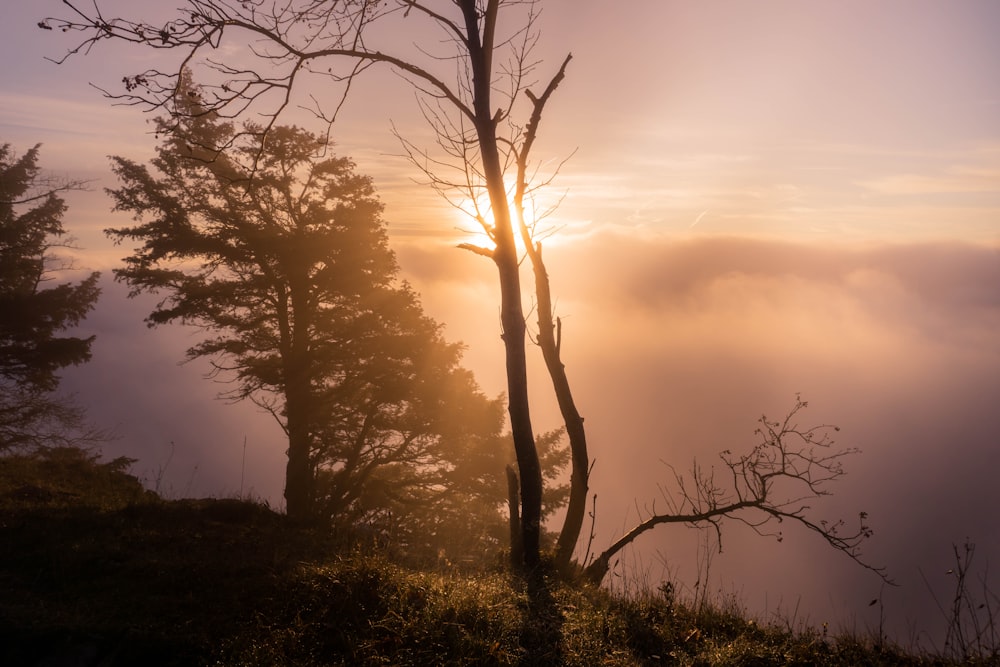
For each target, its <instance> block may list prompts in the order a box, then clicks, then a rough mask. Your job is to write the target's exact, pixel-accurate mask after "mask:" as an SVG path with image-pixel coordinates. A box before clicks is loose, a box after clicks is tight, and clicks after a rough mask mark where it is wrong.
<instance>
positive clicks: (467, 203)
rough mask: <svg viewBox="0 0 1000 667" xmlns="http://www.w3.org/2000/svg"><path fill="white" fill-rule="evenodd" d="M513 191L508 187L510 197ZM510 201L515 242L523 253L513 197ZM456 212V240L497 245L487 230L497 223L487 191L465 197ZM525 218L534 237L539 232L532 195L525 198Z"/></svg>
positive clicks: (480, 244)
mask: <svg viewBox="0 0 1000 667" xmlns="http://www.w3.org/2000/svg"><path fill="white" fill-rule="evenodd" d="M512 192H513V188H512V187H508V197H510V195H511V193H512ZM508 201H509V202H510V208H511V214H512V215H513V217H514V219H513V223H514V242H515V243H516V244H517V248H518V252H522V253H523V252H524V242H523V239H522V238H521V232H520V230H519V229H518V224H519V221H518V218H517V213H516V211H515V209H514V202H513V201H512V198H510V199H509V200H508ZM455 214H456V217H457V220H458V224H457V225H456V230H457V232H458V237H457V239H456V240H457V242H458V243H467V244H470V245H474V246H477V247H480V248H489V249H492V248H494V247H495V246H496V242H495V241H494V240H493V239H492V238H491V236H490V233H489V232H488V231H487V230H492V229H493V228H494V226H495V224H496V223H495V222H494V219H493V208H492V207H491V206H490V203H489V198H488V197H487V196H486V194H485V193H484V194H483V195H481V196H480V197H478V198H477V199H476V200H473V199H471V198H466V199H464V200H463V201H462V202H461V203H460V204H458V205H457V206H456V207H455ZM524 218H525V223H526V224H527V226H528V229H529V231H530V232H531V234H532V236H533V237H534V236H535V235H536V232H537V230H536V229H535V224H536V221H535V202H534V200H533V199H532V198H530V197H526V198H525V200H524Z"/></svg>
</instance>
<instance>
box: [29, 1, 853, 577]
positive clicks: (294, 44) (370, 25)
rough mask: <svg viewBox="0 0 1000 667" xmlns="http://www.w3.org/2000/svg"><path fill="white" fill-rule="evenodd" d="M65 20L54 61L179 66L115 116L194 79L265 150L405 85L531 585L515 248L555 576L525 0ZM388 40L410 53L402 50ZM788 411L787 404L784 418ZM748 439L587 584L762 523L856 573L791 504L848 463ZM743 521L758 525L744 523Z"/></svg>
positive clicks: (824, 531)
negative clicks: (483, 364)
mask: <svg viewBox="0 0 1000 667" xmlns="http://www.w3.org/2000/svg"><path fill="white" fill-rule="evenodd" d="M64 3H65V4H66V5H67V7H69V9H70V15H69V16H68V17H63V18H57V19H47V20H45V21H42V22H41V23H40V26H41V27H42V28H45V29H50V30H62V31H64V32H76V33H81V34H82V35H83V38H82V41H79V42H78V43H76V45H75V47H74V48H72V49H71V50H70V51H69V52H68V53H67V54H66V56H65V57H69V56H71V55H73V54H77V53H85V52H87V51H89V50H90V49H91V48H93V47H94V46H95V45H97V44H99V43H100V42H103V41H125V42H131V43H135V44H141V45H144V46H146V47H149V48H153V49H166V50H172V51H174V52H179V53H180V54H181V57H180V58H179V60H177V62H175V64H174V66H173V68H172V69H170V70H169V71H160V70H149V71H145V72H141V73H136V74H130V75H127V76H125V77H124V78H123V79H122V83H123V87H124V91H123V92H106V94H107V95H108V96H109V97H110V98H112V99H113V100H114V101H116V102H118V103H121V104H131V105H137V106H141V107H144V108H145V109H148V110H165V111H167V112H168V113H171V114H176V113H179V110H180V109H182V108H183V106H184V105H182V104H179V103H178V100H177V94H178V91H179V85H180V82H181V76H182V72H184V71H185V69H188V68H190V69H195V70H196V71H195V75H196V77H197V78H198V81H199V84H200V86H201V89H202V96H203V99H201V100H200V108H203V109H205V110H206V111H214V112H216V113H218V114H220V115H221V116H223V117H236V116H240V115H242V114H245V113H247V112H250V111H252V112H255V113H257V114H259V115H262V116H263V117H264V118H265V120H266V122H265V123H264V124H263V125H262V129H261V131H262V132H265V133H266V132H267V131H268V130H269V129H270V127H271V126H272V125H273V124H274V123H275V122H276V119H277V118H278V117H279V116H280V115H281V114H282V113H284V112H285V111H286V110H288V109H289V108H292V107H295V106H299V107H301V108H304V109H307V110H309V111H311V112H312V113H314V114H315V116H316V117H317V118H318V119H319V120H321V121H322V122H324V123H326V124H327V127H330V126H331V125H332V123H333V122H334V121H335V120H336V117H337V113H338V111H339V109H340V108H341V105H342V104H343V102H344V100H345V99H346V97H347V95H348V94H349V92H350V90H351V86H352V83H353V82H354V81H355V79H356V77H357V76H358V75H359V74H361V73H362V72H364V71H365V70H367V69H368V68H370V67H374V66H379V65H385V66H389V67H391V68H392V69H393V70H394V71H396V72H397V73H398V74H399V75H400V76H401V77H402V78H403V79H405V80H406V81H407V82H409V84H410V85H411V86H412V88H413V89H414V90H415V91H416V93H417V99H418V102H419V106H420V110H421V112H422V114H423V116H424V118H425V120H426V121H427V123H428V125H429V126H430V128H431V129H432V130H433V135H434V140H433V145H431V146H420V145H417V144H416V143H415V142H414V141H412V140H410V139H409V138H408V137H407V136H405V135H404V134H403V133H401V132H398V131H397V132H396V134H397V137H399V139H400V141H401V143H402V146H403V150H404V152H405V155H406V157H408V158H409V159H410V161H411V162H412V163H413V164H415V165H416V166H417V167H418V168H419V170H420V171H421V172H422V173H423V175H424V176H425V178H426V182H427V184H428V185H429V186H430V187H432V188H434V189H435V190H437V191H438V192H439V193H441V194H442V195H443V196H445V197H446V199H447V200H448V201H449V202H451V203H452V205H454V206H456V207H458V208H461V209H463V210H465V211H466V212H468V213H470V214H471V215H472V217H473V218H474V219H475V220H476V221H477V222H478V224H479V225H480V227H481V229H482V231H483V233H484V234H485V236H486V237H487V239H488V242H487V243H485V244H471V243H469V244H463V246H462V247H464V248H465V249H467V250H470V251H472V252H475V253H476V254H479V255H482V256H484V257H487V258H489V259H490V260H492V261H493V263H494V264H495V265H496V267H497V271H498V278H499V284H500V292H501V304H500V321H501V328H502V330H501V336H502V339H503V342H504V349H505V354H506V371H507V392H508V401H509V405H508V412H509V416H510V426H511V429H512V433H513V437H514V445H515V450H516V456H517V471H516V479H515V478H512V481H513V484H512V489H513V490H515V491H518V492H519V493H518V495H519V500H520V502H519V506H520V512H519V513H518V512H517V511H516V509H517V504H514V503H513V502H512V508H511V523H512V527H513V526H516V530H517V531H518V532H519V533H520V534H519V535H514V536H513V539H512V545H513V546H515V547H516V548H513V549H512V554H514V555H515V559H514V560H515V564H516V565H520V564H523V565H525V566H527V567H529V568H533V567H534V566H535V565H537V564H538V563H539V560H540V548H539V535H540V517H541V498H542V476H541V471H540V467H539V462H538V454H537V451H536V449H535V443H534V436H533V430H532V425H531V418H530V410H529V402H528V385H527V374H526V364H525V360H526V342H527V340H528V335H527V325H526V318H525V307H524V304H523V303H522V298H521V283H520V263H521V260H522V259H523V257H521V256H520V255H519V251H518V247H517V245H516V242H515V239H517V238H518V237H520V239H521V241H522V245H523V246H524V253H525V255H527V258H528V260H529V262H530V265H531V267H532V269H533V273H534V280H535V298H536V303H535V306H536V308H537V315H538V331H537V336H536V342H537V343H538V345H539V346H540V348H541V351H542V354H543V357H544V359H545V363H546V368H547V369H548V372H549V375H550V377H551V380H552V383H553V389H554V391H555V394H556V397H557V399H558V404H559V407H560V410H561V412H562V416H563V419H564V422H565V428H566V432H567V434H568V436H569V440H570V447H571V451H572V475H571V492H570V501H569V507H568V511H567V515H566V519H565V524H564V526H563V528H562V531H561V532H560V538H559V542H558V545H557V552H556V562H557V564H558V565H566V564H568V563H569V561H570V559H571V558H572V554H573V551H574V548H575V546H576V543H577V541H578V538H579V534H580V529H581V526H582V523H583V518H584V515H585V513H586V502H587V498H588V477H589V472H590V466H591V464H592V462H591V459H590V456H589V454H588V451H587V442H586V434H585V430H584V426H583V418H582V417H581V416H580V414H579V411H578V410H577V407H576V405H575V402H574V399H573V395H572V392H571V390H570V383H569V381H568V379H567V375H566V371H565V366H564V364H563V361H562V359H561V339H562V326H561V321H560V320H559V318H557V317H555V315H554V311H553V305H552V298H551V292H550V286H549V278H548V273H547V270H546V267H545V263H544V261H543V256H542V243H541V240H542V236H543V235H541V234H539V228H538V227H537V224H538V219H539V218H540V217H542V216H541V215H536V216H531V215H528V214H527V210H526V209H527V204H528V203H529V202H530V201H531V199H532V197H533V195H534V193H535V192H536V191H537V189H538V188H540V187H543V186H545V185H548V184H549V182H550V181H551V179H552V177H553V176H554V174H555V173H557V172H558V167H557V168H556V169H555V170H553V172H552V173H549V174H543V173H541V171H540V170H539V168H538V166H537V163H536V162H534V161H533V160H532V149H533V147H534V143H535V140H536V138H537V137H538V133H539V127H540V124H541V120H542V117H543V114H544V111H545V108H546V105H547V103H548V102H549V100H550V99H551V97H552V95H553V94H554V93H555V91H556V89H557V87H558V86H559V85H560V83H561V82H562V81H563V79H564V77H565V75H566V71H567V67H568V65H569V63H570V56H568V55H567V56H566V57H565V58H564V59H563V61H562V62H561V64H560V66H559V67H557V68H556V69H555V70H554V72H553V71H551V70H550V71H549V72H548V73H547V74H546V75H545V76H544V77H542V81H543V82H544V85H542V84H539V82H538V78H539V76H540V71H541V70H540V68H541V64H540V63H539V62H538V60H537V59H536V58H535V56H534V55H533V53H534V50H535V47H536V45H537V43H538V39H539V21H538V18H539V12H540V6H541V3H540V0H451V1H445V0H281V1H279V0H187V1H186V3H185V5H184V6H183V7H182V8H181V9H180V10H178V11H177V13H176V14H175V15H174V18H172V19H171V20H169V21H167V22H166V23H157V24H154V23H150V22H143V21H139V20H128V19H124V18H121V17H106V16H104V15H103V14H102V12H101V10H100V8H99V7H98V6H97V5H96V4H95V5H94V7H93V8H82V7H81V6H79V5H78V3H76V2H74V1H73V0H64ZM393 28H396V31H395V32H394V31H393V30H392V29H393ZM400 34H412V35H415V36H416V37H415V39H417V40H422V41H418V43H412V44H411V43H409V42H408V41H406V43H401V41H400V40H398V35H400ZM394 35H395V36H396V37H397V39H395V40H393V39H392V37H393V36H394ZM431 35H436V36H437V37H439V39H436V40H435V39H433V37H431ZM65 57H64V58H63V59H65ZM317 86H325V88H323V90H324V91H336V93H337V96H336V97H335V99H334V101H333V102H332V103H331V104H330V105H328V106H326V107H323V106H322V105H320V103H319V101H318V99H319V96H318V95H315V94H304V91H309V90H313V91H315V90H317V89H318V88H317ZM215 148H216V149H218V150H221V149H223V148H224V147H215ZM803 406H804V404H802V403H799V404H797V405H796V408H795V409H794V410H793V411H792V415H790V417H789V418H791V416H794V415H795V414H796V413H797V412H798V410H799V408H801V407H803ZM763 427H764V429H763V432H764V433H765V434H766V435H767V436H768V437H767V438H765V440H764V442H762V443H761V444H760V445H758V446H757V447H756V448H754V449H753V450H752V451H751V453H750V454H748V455H746V456H741V457H736V456H735V455H732V454H729V453H724V454H723V461H724V462H725V463H726V466H727V468H728V470H729V471H730V473H731V476H732V481H733V486H732V488H731V489H729V491H724V490H723V488H722V487H721V485H719V484H717V483H716V481H715V479H714V478H713V477H712V475H711V474H707V475H706V474H703V473H702V472H700V471H699V470H697V469H696V470H695V474H694V478H693V480H690V481H687V482H685V480H684V478H681V477H678V478H677V482H678V484H679V489H680V495H679V496H678V498H677V501H676V502H675V503H674V504H673V505H671V506H670V507H669V508H668V513H667V514H660V513H657V512H655V511H654V512H652V514H651V516H650V517H649V518H648V519H647V520H645V521H643V522H642V523H641V524H640V525H639V526H637V527H636V528H635V529H634V530H633V531H630V532H629V533H628V534H626V535H625V536H623V537H622V538H621V539H620V540H618V541H617V542H616V543H615V544H613V545H612V546H611V547H609V548H608V549H607V550H605V552H604V553H602V554H601V555H600V556H599V557H598V558H597V559H596V560H595V561H594V562H593V563H591V564H590V565H589V566H588V568H587V572H588V574H589V575H590V576H592V578H594V579H600V578H601V577H602V576H603V574H604V572H606V570H607V567H608V561H609V559H610V558H611V557H612V556H613V555H614V554H615V553H617V552H618V551H619V550H620V549H621V548H623V547H624V546H625V545H626V544H628V543H629V542H631V541H632V540H634V539H635V538H637V537H638V536H639V535H641V534H643V533H644V532H645V531H647V530H649V529H651V528H652V527H654V526H656V525H659V524H661V523H689V524H700V525H704V524H708V525H711V526H715V527H716V529H718V528H719V525H720V522H721V521H722V519H723V518H725V517H732V518H735V519H737V520H742V521H744V522H745V523H748V524H750V525H751V526H754V527H755V528H756V529H758V530H759V531H761V532H764V533H767V531H769V530H770V527H771V525H772V523H773V522H775V521H781V520H784V519H791V520H793V521H796V522H799V523H801V524H803V525H805V526H806V527H807V528H809V529H811V530H814V531H815V532H817V533H819V534H820V535H821V536H822V537H823V538H824V539H826V540H827V541H828V542H829V543H830V544H831V545H832V546H833V547H835V548H837V549H839V550H841V551H844V552H845V553H847V554H848V555H850V556H851V557H852V558H854V559H855V560H858V561H859V562H861V561H860V556H859V554H858V551H857V547H858V545H859V544H860V542H861V540H863V539H864V538H865V537H867V536H868V535H869V534H870V530H869V529H868V528H867V525H866V524H865V523H864V521H863V520H862V523H861V527H860V529H859V530H858V531H857V533H856V534H852V535H851V536H848V537H843V536H841V535H840V528H841V525H840V524H839V523H835V524H825V523H822V522H819V523H813V522H812V520H811V519H809V518H808V515H807V510H808V506H807V505H806V504H805V501H806V499H808V498H810V497H815V496H820V495H824V494H825V493H827V491H826V487H827V485H828V484H829V483H831V482H833V481H836V479H838V478H839V477H840V476H841V475H842V474H843V471H842V469H841V468H840V460H841V458H842V457H843V456H845V455H847V454H848V453H850V451H849V450H848V451H842V452H836V453H827V450H826V449H825V447H826V446H828V443H826V442H824V441H822V440H821V439H819V440H818V439H817V436H818V434H819V431H818V430H814V429H810V430H803V429H799V428H798V427H796V426H793V425H792V424H791V422H789V421H787V420H786V421H785V422H782V423H780V424H774V423H770V422H767V421H766V420H764V422H763ZM796 438H798V446H797V445H796V443H795V442H794V441H795V440H796ZM786 483H787V484H786ZM786 485H787V486H789V487H795V486H796V485H798V486H799V487H800V488H801V489H802V493H796V492H794V490H793V489H788V491H789V492H791V495H783V493H785V491H786V490H785V489H784V488H783V487H785V486H786ZM514 495H515V494H514V493H513V492H512V494H511V496H512V499H513V497H514ZM754 511H756V512H757V516H758V517H759V518H753V517H752V516H750V515H749V513H750V512H754ZM519 554H523V558H522V557H520V556H519ZM862 564H863V563H862ZM866 567H867V565H866Z"/></svg>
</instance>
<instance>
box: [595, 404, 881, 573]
mask: <svg viewBox="0 0 1000 667" xmlns="http://www.w3.org/2000/svg"><path fill="white" fill-rule="evenodd" d="M807 406H808V404H807V403H806V402H805V401H802V400H801V399H800V398H798V397H796V402H795V406H794V407H793V408H792V410H791V411H790V412H789V413H788V415H787V416H786V417H785V418H784V419H783V420H781V421H770V420H769V419H768V418H767V417H766V416H762V417H761V418H760V420H759V423H760V427H759V428H758V429H757V431H756V433H757V435H758V436H759V437H760V442H759V443H758V444H757V445H756V446H755V447H754V448H753V449H752V450H750V452H749V453H747V454H744V455H741V456H735V455H734V454H733V453H732V452H731V451H729V450H725V451H723V452H722V453H721V454H720V455H719V458H720V459H722V461H723V463H724V464H725V466H726V469H727V470H728V471H729V475H728V477H729V478H730V484H729V485H728V486H727V487H723V486H722V485H721V484H720V483H719V482H718V481H717V480H716V478H715V474H714V471H713V472H705V470H704V469H703V468H701V467H700V466H699V465H698V464H697V463H695V465H694V466H693V468H692V470H691V473H690V476H689V477H685V476H683V475H681V474H679V473H676V472H675V473H674V481H675V484H676V486H677V493H676V495H669V494H667V493H664V498H665V499H666V501H667V503H668V511H667V512H665V513H658V512H656V511H655V507H654V509H653V511H652V513H651V515H650V516H649V517H648V518H647V519H646V520H644V521H642V522H641V523H639V524H638V525H637V526H635V527H634V528H633V529H632V530H630V531H629V532H627V533H626V534H625V535H623V536H622V537H621V538H619V539H618V540H617V541H615V542H614V544H612V545H611V546H609V547H608V548H607V549H606V550H605V551H604V552H603V553H602V554H600V555H599V556H598V557H597V558H596V559H595V560H594V561H593V562H592V563H590V564H589V565H587V567H586V570H585V572H586V575H587V577H588V578H590V579H591V580H593V581H600V580H601V579H603V578H604V575H605V574H607V571H608V568H609V564H610V561H611V558H612V557H613V556H614V555H615V554H617V553H618V552H619V551H621V550H622V549H623V548H624V547H625V546H627V545H629V544H631V543H632V542H633V541H635V539H636V538H638V537H639V536H640V535H642V534H643V533H645V532H646V531H649V530H651V529H653V528H655V527H656V526H659V525H661V524H673V523H683V524H688V525H692V526H710V527H712V528H713V529H714V530H715V531H716V534H717V536H718V537H719V538H720V539H719V548H720V549H721V548H722V540H721V536H722V521H723V520H724V519H732V520H735V521H739V522H741V523H743V524H746V525H747V526H749V527H750V528H752V529H753V530H754V531H755V532H756V533H757V534H759V535H764V536H769V537H774V538H776V539H777V540H778V541H779V542H780V541H782V540H783V539H784V536H783V534H782V531H781V530H778V529H777V528H776V527H775V524H781V523H782V522H783V521H785V520H786V519H788V520H791V521H793V522H795V523H797V524H799V525H801V526H804V527H805V528H807V529H808V530H810V531H812V532H813V533H816V534H817V535H819V536H820V537H822V538H823V539H824V540H825V541H826V542H827V544H829V545H830V546H831V547H833V548H834V549H836V550H837V551H841V552H843V553H844V554H846V555H847V556H848V557H849V558H850V559H851V560H853V561H855V562H856V563H858V564H859V565H861V566H862V567H864V568H865V569H868V570H871V571H872V572H874V573H876V574H877V575H878V576H879V577H881V578H882V579H883V580H884V581H886V582H887V583H890V584H892V581H890V580H889V578H888V576H887V574H886V571H885V569H884V568H880V567H875V566H873V565H870V564H869V563H867V562H865V561H864V559H863V558H862V554H861V544H862V542H863V541H864V540H865V539H867V538H869V537H871V536H872V529H871V528H870V527H869V526H868V524H867V522H866V520H867V518H868V515H867V513H865V512H860V513H859V514H858V524H857V527H856V528H854V529H852V530H850V531H849V532H848V533H846V534H845V533H843V532H842V530H843V529H844V528H845V527H846V525H847V524H846V522H845V521H844V520H837V521H834V522H829V521H826V520H817V519H815V518H813V517H811V516H809V510H810V506H809V504H808V503H809V501H811V500H814V499H816V498H820V497H822V496H826V495H829V494H830V491H829V490H828V489H827V486H828V485H829V484H830V483H831V482H835V481H837V480H838V479H840V478H841V477H842V476H843V475H844V474H845V473H844V469H843V465H842V459H843V458H844V457H846V456H848V455H851V454H856V453H859V450H858V449H854V448H850V449H840V450H834V449H831V448H832V445H833V440H832V439H831V438H830V437H829V434H830V431H837V430H839V429H838V428H837V427H835V426H827V425H821V426H814V427H811V428H800V427H799V426H798V424H796V423H795V422H794V421H793V420H794V419H795V417H796V415H797V414H798V413H799V411H801V410H802V409H804V408H805V407H807Z"/></svg>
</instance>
